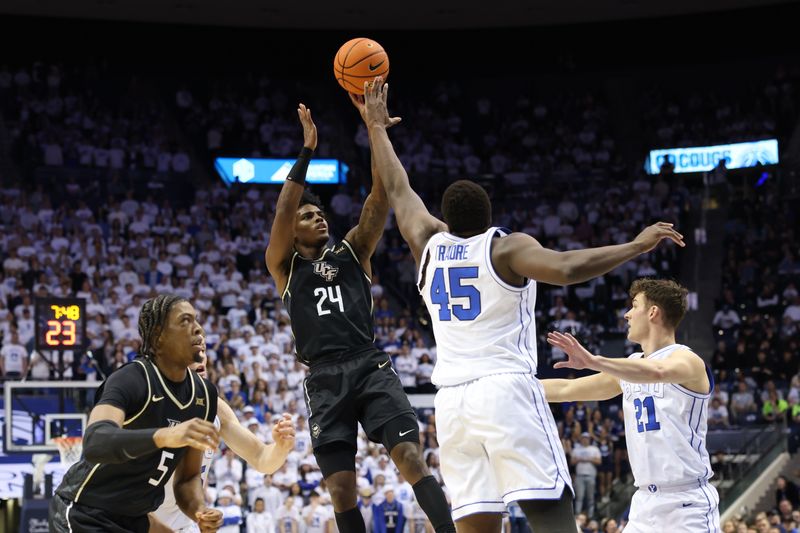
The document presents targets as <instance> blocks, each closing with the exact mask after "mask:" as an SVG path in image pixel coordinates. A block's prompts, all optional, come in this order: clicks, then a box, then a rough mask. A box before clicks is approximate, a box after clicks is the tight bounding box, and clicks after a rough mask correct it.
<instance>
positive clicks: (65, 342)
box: [34, 298, 86, 351]
mask: <svg viewBox="0 0 800 533" xmlns="http://www.w3.org/2000/svg"><path fill="white" fill-rule="evenodd" d="M34 321H35V323H36V349H37V350H56V351H64V350H81V349H83V348H84V347H85V346H86V300H85V299H83V298H36V300H35V302H34Z"/></svg>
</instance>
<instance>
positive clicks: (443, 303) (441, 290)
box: [431, 267, 481, 322]
mask: <svg viewBox="0 0 800 533" xmlns="http://www.w3.org/2000/svg"><path fill="white" fill-rule="evenodd" d="M445 270H446V271H447V275H446V278H447V282H449V283H446V281H445ZM470 279H478V267H453V268H447V269H445V268H437V269H436V271H435V272H434V273H433V280H432V281H431V302H433V303H435V304H436V305H438V306H439V320H441V321H444V322H447V321H450V320H452V315H455V317H456V318H457V319H458V320H462V321H468V320H475V319H476V318H477V317H478V315H480V314H481V293H480V291H478V289H477V287H475V286H474V285H470V284H469V283H467V284H464V283H463V282H464V281H465V280H470ZM448 284H449V286H450V292H448V291H447V285H448ZM451 298H466V299H467V301H468V304H469V305H467V306H464V305H458V304H453V305H452V306H451V305H450V299H451ZM451 307H452V312H451Z"/></svg>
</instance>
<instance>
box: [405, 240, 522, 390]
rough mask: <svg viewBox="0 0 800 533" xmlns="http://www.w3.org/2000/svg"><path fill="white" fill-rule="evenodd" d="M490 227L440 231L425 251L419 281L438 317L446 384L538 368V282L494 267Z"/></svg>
mask: <svg viewBox="0 0 800 533" xmlns="http://www.w3.org/2000/svg"><path fill="white" fill-rule="evenodd" d="M505 235H507V232H506V231H505V230H501V229H499V228H490V229H489V230H488V231H486V232H485V233H482V234H480V235H475V236H474V237H470V238H468V239H464V238H461V237H456V236H455V235H451V234H450V233H446V232H442V233H437V234H436V235H434V236H433V237H431V239H430V240H429V241H428V244H427V245H426V246H425V250H424V251H423V254H422V265H421V268H420V272H419V278H418V281H417V287H418V288H419V289H420V294H421V295H422V298H423V300H425V305H427V306H428V311H429V312H430V314H431V322H432V323H433V334H434V337H435V338H436V353H437V357H436V366H435V368H434V371H433V375H432V376H431V381H432V382H433V383H434V384H435V385H438V386H440V387H442V386H453V385H459V384H461V383H466V382H468V381H472V380H474V379H478V378H482V377H485V376H488V375H492V374H503V373H509V372H517V373H526V374H535V373H536V360H537V358H536V326H535V324H534V319H535V316H534V306H535V305H536V282H535V281H532V280H529V281H528V282H527V283H526V284H525V285H524V286H523V287H514V286H512V285H509V284H508V283H505V282H504V281H503V280H502V279H500V276H498V275H497V273H496V272H495V271H494V268H493V267H492V240H493V238H494V237H495V236H499V237H501V238H502V237H504V236H505Z"/></svg>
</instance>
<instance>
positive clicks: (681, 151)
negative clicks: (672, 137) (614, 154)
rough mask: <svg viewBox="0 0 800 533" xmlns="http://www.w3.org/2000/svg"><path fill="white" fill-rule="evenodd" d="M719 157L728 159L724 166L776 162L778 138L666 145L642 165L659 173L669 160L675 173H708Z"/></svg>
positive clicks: (655, 151) (652, 152)
mask: <svg viewBox="0 0 800 533" xmlns="http://www.w3.org/2000/svg"><path fill="white" fill-rule="evenodd" d="M721 159H727V167H728V168H729V169H733V168H747V167H754V166H756V165H758V164H761V165H776V164H778V141H777V139H767V140H763V141H753V142H745V143H736V144H720V145H717V146H699V147H694V148H666V149H661V150H652V151H651V152H650V157H649V158H648V159H647V164H646V165H645V167H646V170H647V173H648V174H658V173H659V171H660V170H661V165H662V164H663V163H664V161H665V160H669V161H671V162H672V164H674V165H675V172H676V173H678V172H707V171H709V170H711V169H713V168H714V167H716V166H717V164H718V163H719V161H720V160H721Z"/></svg>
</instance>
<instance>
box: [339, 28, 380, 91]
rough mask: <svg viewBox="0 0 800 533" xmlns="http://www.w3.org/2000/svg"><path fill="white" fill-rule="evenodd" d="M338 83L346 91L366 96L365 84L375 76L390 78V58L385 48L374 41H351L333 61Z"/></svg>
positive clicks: (364, 38)
mask: <svg viewBox="0 0 800 533" xmlns="http://www.w3.org/2000/svg"><path fill="white" fill-rule="evenodd" d="M333 73H334V75H335V76H336V81H338V82H339V85H341V86H342V88H343V89H344V90H345V91H348V92H351V93H353V94H364V82H365V81H371V80H372V79H374V78H375V76H383V79H386V77H387V76H389V56H388V55H386V51H385V50H384V49H383V47H382V46H381V45H380V44H378V43H377V42H375V41H373V40H372V39H367V38H366V37H358V38H355V39H350V40H349V41H347V42H346V43H344V44H343V45H342V47H341V48H339V51H338V52H336V57H334V59H333Z"/></svg>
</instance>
